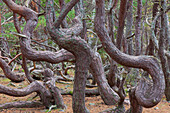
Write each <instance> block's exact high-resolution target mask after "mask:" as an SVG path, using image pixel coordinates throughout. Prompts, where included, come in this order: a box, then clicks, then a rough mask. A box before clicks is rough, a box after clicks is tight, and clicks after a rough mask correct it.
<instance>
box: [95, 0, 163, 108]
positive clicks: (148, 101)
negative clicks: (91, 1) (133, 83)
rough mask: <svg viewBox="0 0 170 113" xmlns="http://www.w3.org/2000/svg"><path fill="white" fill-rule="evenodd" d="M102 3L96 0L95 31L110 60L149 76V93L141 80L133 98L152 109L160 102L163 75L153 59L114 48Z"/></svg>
mask: <svg viewBox="0 0 170 113" xmlns="http://www.w3.org/2000/svg"><path fill="white" fill-rule="evenodd" d="M104 3H105V2H104V0H96V17H95V31H96V33H97V35H98V37H99V38H100V40H101V42H102V45H103V47H104V49H105V50H106V52H107V53H108V54H109V55H110V56H111V58H112V59H114V60H115V61H116V62H118V63H119V64H121V65H124V66H128V67H134V68H142V69H143V70H145V71H147V72H148V73H149V74H150V75H151V77H152V79H153V86H152V88H151V89H150V92H147V90H148V87H149V85H146V86H145V88H144V87H143V86H144V85H143V83H142V82H143V81H142V80H141V81H140V82H139V84H138V85H137V87H136V90H135V97H136V99H137V101H138V104H139V105H141V106H143V107H147V108H149V107H153V106H155V105H156V104H158V103H159V102H160V101H161V99H162V96H163V94H164V90H165V81H164V75H163V72H162V70H161V68H160V66H159V63H158V61H157V59H156V58H154V57H151V56H131V55H127V54H124V53H122V52H121V51H120V50H118V49H117V48H116V46H115V45H114V44H113V43H112V41H111V39H110V37H109V35H108V33H107V31H106V28H105V22H104V19H105V7H104ZM146 92H147V93H146Z"/></svg>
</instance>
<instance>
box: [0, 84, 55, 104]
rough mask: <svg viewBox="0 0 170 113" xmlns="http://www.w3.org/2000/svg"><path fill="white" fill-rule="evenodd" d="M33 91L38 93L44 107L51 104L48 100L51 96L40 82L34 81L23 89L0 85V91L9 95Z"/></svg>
mask: <svg viewBox="0 0 170 113" xmlns="http://www.w3.org/2000/svg"><path fill="white" fill-rule="evenodd" d="M33 92H37V93H38V94H39V95H40V98H41V102H42V103H43V105H44V106H46V107H50V106H51V103H50V100H51V98H52V96H51V94H50V92H49V91H48V90H47V89H46V88H45V87H44V85H43V84H42V83H41V82H38V81H34V82H32V83H31V84H30V85H29V86H27V87H25V88H23V89H12V88H9V87H7V86H3V85H0V93H2V94H6V95H9V96H15V97H23V96H26V95H29V94H31V93H33Z"/></svg>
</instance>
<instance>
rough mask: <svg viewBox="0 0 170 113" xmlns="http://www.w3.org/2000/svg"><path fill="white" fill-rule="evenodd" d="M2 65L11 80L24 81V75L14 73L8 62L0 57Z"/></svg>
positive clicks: (0, 64) (0, 65)
mask: <svg viewBox="0 0 170 113" xmlns="http://www.w3.org/2000/svg"><path fill="white" fill-rule="evenodd" d="M0 67H1V68H2V70H3V72H4V74H5V76H6V77H7V78H9V79H10V80H11V81H13V82H22V81H24V77H23V76H20V75H17V74H15V73H13V72H12V71H11V69H10V67H9V66H8V64H7V63H6V62H5V61H4V60H3V59H2V58H0Z"/></svg>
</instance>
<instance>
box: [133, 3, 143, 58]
mask: <svg viewBox="0 0 170 113" xmlns="http://www.w3.org/2000/svg"><path fill="white" fill-rule="evenodd" d="M137 1H138V6H137V17H136V24H135V42H136V43H135V48H136V53H135V55H140V54H141V19H142V0H137Z"/></svg>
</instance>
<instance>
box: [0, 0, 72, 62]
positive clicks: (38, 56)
mask: <svg viewBox="0 0 170 113" xmlns="http://www.w3.org/2000/svg"><path fill="white" fill-rule="evenodd" d="M3 1H4V2H5V3H6V5H7V6H8V7H9V8H10V9H11V10H12V11H13V12H14V13H17V14H19V15H21V16H23V17H24V18H25V19H26V25H25V27H24V30H23V34H24V35H25V36H27V38H23V37H21V38H20V46H21V52H22V54H23V55H24V56H25V57H26V58H27V59H29V60H32V61H47V62H50V63H59V62H62V61H67V60H68V59H71V58H74V57H73V55H72V54H71V53H70V52H68V51H66V50H63V49H62V50H60V51H58V52H50V51H36V50H33V49H32V48H31V45H30V43H31V39H30V36H31V34H32V32H33V30H34V29H35V27H36V25H37V23H38V14H37V13H36V12H34V11H33V10H31V9H29V8H27V7H23V6H19V5H17V4H15V3H14V2H13V1H12V0H3Z"/></svg>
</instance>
